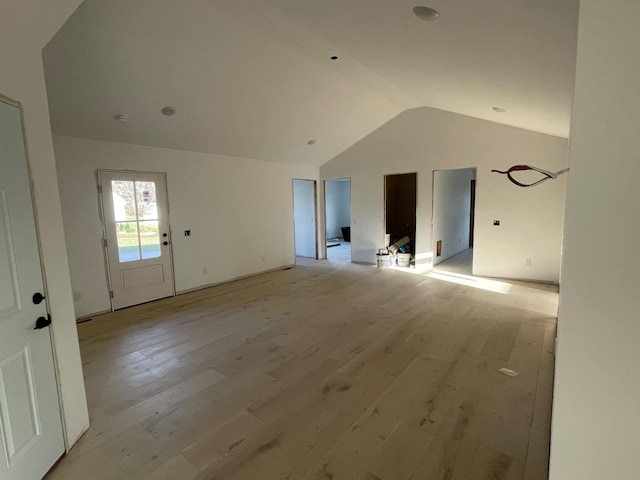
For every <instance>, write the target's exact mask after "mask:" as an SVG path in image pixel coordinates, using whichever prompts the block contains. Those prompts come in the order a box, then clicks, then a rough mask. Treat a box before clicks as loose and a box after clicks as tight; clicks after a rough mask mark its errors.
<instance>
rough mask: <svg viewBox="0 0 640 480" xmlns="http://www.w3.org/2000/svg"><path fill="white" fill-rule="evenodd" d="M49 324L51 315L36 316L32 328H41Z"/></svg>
mask: <svg viewBox="0 0 640 480" xmlns="http://www.w3.org/2000/svg"><path fill="white" fill-rule="evenodd" d="M49 325H51V315H47V318H44V317H38V319H37V320H36V326H35V327H34V328H33V329H34V330H40V329H41V328H45V327H48V326H49Z"/></svg>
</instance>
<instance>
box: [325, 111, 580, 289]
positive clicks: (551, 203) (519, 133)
mask: <svg viewBox="0 0 640 480" xmlns="http://www.w3.org/2000/svg"><path fill="white" fill-rule="evenodd" d="M514 164H531V165H536V166H539V167H542V168H544V169H549V170H559V169H561V168H564V167H566V164H567V140H566V139H564V138H559V137H553V136H550V135H543V134H540V133H535V132H531V131H527V130H522V129H518V128H514V127H508V126H505V125H499V124H496V123H492V122H488V121H486V120H479V119H475V118H471V117H465V116H463V115H458V114H454V113H449V112H444V111H441V110H435V109H432V108H427V107H424V108H418V109H414V110H408V111H406V112H404V113H402V114H400V115H398V116H397V117H396V118H394V119H393V120H391V121H390V122H389V123H387V124H385V125H384V126H382V127H381V128H379V129H378V130H376V131H374V132H373V133H371V134H370V135H369V136H367V137H365V138H364V139H363V140H361V141H360V142H358V143H356V144H355V145H353V146H352V147H351V148H349V149H348V150H346V151H345V152H343V153H342V154H340V155H338V156H337V157H336V158H335V159H333V160H332V161H330V162H328V163H326V164H325V165H323V166H322V167H321V169H320V174H321V178H323V179H326V178H340V177H350V178H351V216H352V225H351V240H352V243H351V245H352V252H353V253H352V255H353V260H354V261H356V262H366V263H373V262H374V261H375V252H376V251H377V249H378V248H379V247H381V246H382V245H383V242H384V236H383V225H384V194H383V178H384V175H385V174H391V173H406V172H416V171H417V172H418V209H417V216H418V218H417V232H416V241H417V243H416V250H417V253H418V258H419V260H418V261H419V262H426V263H430V262H431V261H432V260H431V258H432V254H433V252H432V243H431V240H432V239H431V199H432V172H433V170H438V169H441V170H442V169H451V168H470V167H474V166H475V167H477V191H476V228H475V233H476V237H475V248H474V266H473V269H474V273H475V274H477V275H486V276H494V277H503V278H521V279H531V280H543V281H551V282H557V281H558V278H559V270H560V245H561V239H562V227H563V205H564V192H565V182H566V179H565V177H566V176H565V177H560V179H558V180H555V181H549V182H546V183H544V184H542V185H540V186H538V187H536V188H529V189H526V188H520V187H516V186H515V185H513V184H511V183H509V182H508V181H507V180H506V178H505V177H504V176H501V175H498V174H495V173H491V171H490V170H491V169H492V168H498V169H505V168H507V167H509V166H511V165H514ZM494 219H499V220H501V226H500V227H494V226H493V220H494ZM526 258H530V259H531V260H532V265H531V267H527V266H525V259H526Z"/></svg>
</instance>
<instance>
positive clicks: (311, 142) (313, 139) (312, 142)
mask: <svg viewBox="0 0 640 480" xmlns="http://www.w3.org/2000/svg"><path fill="white" fill-rule="evenodd" d="M314 143H316V140H315V138H312V139H311V140H309V141H308V142H307V145H313V144H314Z"/></svg>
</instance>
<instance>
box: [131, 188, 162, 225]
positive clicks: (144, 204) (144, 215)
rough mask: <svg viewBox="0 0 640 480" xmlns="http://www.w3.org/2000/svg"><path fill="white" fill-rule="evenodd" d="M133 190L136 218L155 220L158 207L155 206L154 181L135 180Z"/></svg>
mask: <svg viewBox="0 0 640 480" xmlns="http://www.w3.org/2000/svg"><path fill="white" fill-rule="evenodd" d="M135 190H136V201H137V207H138V220H157V219H158V209H157V207H156V184H155V182H136V183H135Z"/></svg>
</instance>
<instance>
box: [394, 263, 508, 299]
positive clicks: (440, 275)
mask: <svg viewBox="0 0 640 480" xmlns="http://www.w3.org/2000/svg"><path fill="white" fill-rule="evenodd" d="M388 268H389V270H396V271H400V272H405V273H411V274H414V275H422V276H424V277H430V278H435V279H436V280H443V281H445V282H450V283H456V284H458V285H465V286H467V287H473V288H479V289H481V290H487V291H490V292H496V293H502V294H508V293H509V292H510V291H511V288H512V287H513V286H512V285H511V284H510V283H507V282H503V281H499V280H492V279H489V278H482V277H474V276H473V275H463V274H461V273H453V272H446V271H443V270H438V269H436V270H433V269H431V268H429V267H428V266H418V267H416V268H406V267H397V266H391V267H388Z"/></svg>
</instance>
